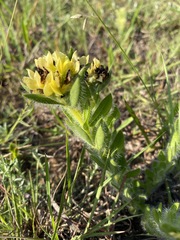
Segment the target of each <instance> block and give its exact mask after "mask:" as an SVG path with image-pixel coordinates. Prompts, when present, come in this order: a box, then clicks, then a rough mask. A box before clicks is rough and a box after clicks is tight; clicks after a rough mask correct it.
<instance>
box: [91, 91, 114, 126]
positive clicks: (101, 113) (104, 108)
mask: <svg viewBox="0 0 180 240" xmlns="http://www.w3.org/2000/svg"><path fill="white" fill-rule="evenodd" d="M111 107H112V96H111V94H109V95H108V96H106V97H105V98H104V99H103V100H102V101H101V102H100V104H99V106H98V107H97V108H96V110H95V112H94V113H93V115H92V117H91V119H90V123H89V124H90V126H93V125H95V124H96V122H97V121H98V120H99V119H101V118H103V117H105V116H106V115H107V114H108V112H109V111H110V109H111Z"/></svg>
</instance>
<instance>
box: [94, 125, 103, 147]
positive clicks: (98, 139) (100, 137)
mask: <svg viewBox="0 0 180 240" xmlns="http://www.w3.org/2000/svg"><path fill="white" fill-rule="evenodd" d="M104 138H105V134H104V131H103V128H102V126H101V125H100V126H99V128H98V129H97V132H96V136H95V148H97V149H98V150H101V149H102V148H103V145H104Z"/></svg>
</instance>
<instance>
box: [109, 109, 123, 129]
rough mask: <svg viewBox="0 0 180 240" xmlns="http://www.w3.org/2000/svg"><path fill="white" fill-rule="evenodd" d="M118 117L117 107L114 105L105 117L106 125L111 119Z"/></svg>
mask: <svg viewBox="0 0 180 240" xmlns="http://www.w3.org/2000/svg"><path fill="white" fill-rule="evenodd" d="M119 118H120V112H119V109H118V108H117V107H114V108H113V109H112V111H110V113H109V115H108V117H107V121H106V123H107V125H108V126H109V125H110V124H111V123H112V121H113V120H118V119H119Z"/></svg>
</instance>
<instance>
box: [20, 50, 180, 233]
mask: <svg viewBox="0 0 180 240" xmlns="http://www.w3.org/2000/svg"><path fill="white" fill-rule="evenodd" d="M35 65H36V70H35V71H34V72H33V71H32V70H28V75H29V76H28V77H24V78H23V81H22V85H23V86H24V88H25V89H26V90H27V91H29V93H27V94H24V96H25V97H26V98H28V99H30V100H33V101H37V102H39V103H44V104H51V105H56V106H60V107H61V110H62V112H63V113H64V116H65V122H66V125H67V127H68V128H69V129H70V130H71V131H72V132H73V133H74V134H75V135H76V136H78V137H79V138H80V139H81V140H82V141H83V142H84V143H85V146H86V149H87V151H88V152H89V154H90V157H91V159H92V160H93V161H94V162H95V163H96V164H97V165H98V166H99V167H100V168H101V169H103V176H102V179H105V178H107V181H108V182H110V183H111V184H112V185H113V186H114V187H115V188H116V189H117V190H119V191H120V192H121V194H122V193H124V194H123V195H124V196H125V198H126V199H130V200H132V199H133V200H132V204H130V206H129V207H130V209H131V210H132V211H134V212H139V210H140V212H144V211H145V209H147V205H146V203H145V201H146V200H147V199H148V197H149V195H150V194H151V193H152V191H153V189H154V188H156V187H157V186H158V184H159V183H161V182H162V181H163V180H164V179H165V176H166V174H167V173H168V172H169V171H171V169H172V168H173V166H175V163H176V161H175V156H177V155H178V151H179V134H178V133H179V119H178V120H177V121H175V124H174V131H173V136H172V138H171V141H170V143H169V144H168V146H167V151H166V152H163V151H161V152H160V154H159V157H158V159H159V161H158V162H156V161H155V162H154V163H153V164H152V169H150V170H149V169H148V170H146V172H145V181H139V180H137V179H136V177H137V176H138V175H139V174H140V169H135V170H132V169H131V168H130V162H131V161H129V162H127V161H126V160H125V157H124V136H123V133H122V127H121V126H120V127H119V129H120V130H117V129H116V128H115V122H116V121H117V120H118V119H119V117H120V112H119V110H118V108H117V107H116V106H114V104H113V101H112V95H111V94H108V95H107V96H104V95H103V94H102V90H103V89H104V88H105V86H107V85H108V83H109V81H110V78H111V73H110V72H109V71H108V68H107V67H105V66H104V65H102V64H101V63H100V61H99V60H98V59H96V58H95V59H93V61H92V62H89V56H83V57H78V55H77V53H76V52H74V53H73V52H72V51H71V52H70V54H69V55H68V56H67V55H65V54H63V53H61V52H54V53H53V54H51V53H50V52H48V54H47V55H45V56H43V57H40V58H38V59H36V60H35ZM128 108H129V107H128ZM149 146H150V145H149ZM99 191H100V192H101V190H99ZM100 192H99V193H98V195H99V194H100ZM131 206H132V207H131ZM154 211H156V210H154ZM90 219H91V218H90ZM147 231H149V230H148V228H147ZM85 233H86V231H85Z"/></svg>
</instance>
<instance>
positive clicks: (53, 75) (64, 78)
mask: <svg viewBox="0 0 180 240" xmlns="http://www.w3.org/2000/svg"><path fill="white" fill-rule="evenodd" d="M35 65H36V70H35V71H34V72H33V71H32V70H30V69H28V70H27V71H28V77H24V78H23V82H24V84H25V85H26V86H27V87H28V88H29V90H31V92H32V93H42V94H44V95H45V96H51V95H56V96H62V95H63V94H64V93H66V92H68V91H69V90H70V88H71V86H72V83H73V80H74V78H75V76H76V74H77V73H78V72H79V70H80V60H79V59H78V58H77V56H76V52H75V53H74V54H73V55H72V58H71V59H69V58H68V56H67V55H65V54H64V53H62V52H57V51H56V52H54V53H53V54H51V53H50V52H48V54H47V55H45V56H43V57H39V58H38V59H35Z"/></svg>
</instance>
